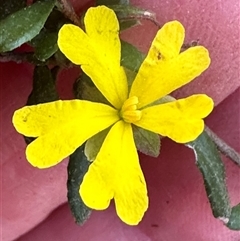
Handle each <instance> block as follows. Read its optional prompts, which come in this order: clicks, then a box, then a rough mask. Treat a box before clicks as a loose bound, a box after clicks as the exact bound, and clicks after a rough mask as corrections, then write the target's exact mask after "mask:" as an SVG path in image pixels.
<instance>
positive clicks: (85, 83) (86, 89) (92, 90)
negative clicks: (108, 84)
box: [74, 73, 109, 105]
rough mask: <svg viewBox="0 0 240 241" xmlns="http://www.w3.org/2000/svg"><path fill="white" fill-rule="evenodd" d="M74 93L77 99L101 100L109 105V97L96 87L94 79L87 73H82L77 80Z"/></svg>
mask: <svg viewBox="0 0 240 241" xmlns="http://www.w3.org/2000/svg"><path fill="white" fill-rule="evenodd" d="M74 95H75V97H76V98H77V99H81V100H89V101H93V102H100V103H104V104H108V105H109V102H108V101H107V99H106V98H105V97H104V96H103V95H102V93H101V92H100V91H99V90H98V89H97V88H96V86H95V85H94V83H93V82H92V80H91V79H90V78H89V77H88V76H87V75H86V74H85V73H82V74H81V76H80V77H79V78H78V79H77V80H76V83H75V84H74Z"/></svg>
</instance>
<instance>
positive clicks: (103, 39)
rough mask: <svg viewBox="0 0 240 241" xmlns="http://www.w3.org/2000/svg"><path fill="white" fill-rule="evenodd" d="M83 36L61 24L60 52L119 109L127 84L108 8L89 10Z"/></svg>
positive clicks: (112, 15) (114, 22) (113, 19)
mask: <svg viewBox="0 0 240 241" xmlns="http://www.w3.org/2000/svg"><path fill="white" fill-rule="evenodd" d="M84 22H85V26H86V33H85V32H84V31H83V30H82V29H80V28H79V27H77V26H74V25H72V24H65V25H63V27H62V28H61V29H60V31H59V38H58V45H59V48H60V50H61V51H62V52H63V53H64V54H65V55H66V57H67V58H68V59H70V60H71V61H72V62H73V63H75V64H78V65H81V68H82V70H83V71H84V72H85V73H86V74H87V75H88V76H89V77H90V78H91V79H92V81H93V82H94V84H95V85H96V86H97V88H98V89H99V90H100V91H101V92H102V94H103V95H104V96H105V97H106V99H107V100H108V101H109V102H110V103H111V104H112V105H113V106H114V107H116V108H118V109H120V108H121V105H122V104H123V102H124V101H125V100H126V99H127V95H128V85H127V78H126V75H125V72H124V69H123V67H121V66H120V57H121V56H120V54H121V44H120V39H119V35H118V33H119V24H118V20H117V17H116V15H115V13H114V11H112V10H111V9H109V8H107V7H105V6H99V7H96V8H90V9H89V10H88V11H87V13H86V15H85V18H84Z"/></svg>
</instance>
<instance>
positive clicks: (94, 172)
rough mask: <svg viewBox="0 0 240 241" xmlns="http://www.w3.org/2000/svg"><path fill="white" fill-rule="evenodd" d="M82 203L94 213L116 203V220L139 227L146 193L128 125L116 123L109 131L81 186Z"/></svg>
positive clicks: (120, 122)
mask: <svg viewBox="0 0 240 241" xmlns="http://www.w3.org/2000/svg"><path fill="white" fill-rule="evenodd" d="M80 195H81V197H82V199H83V201H84V203H85V204H86V205H87V206H89V207H91V208H93V209H97V210H101V209H105V208H107V207H108V205H109V202H110V200H111V199H112V198H114V200H115V204H116V210H117V214H118V216H119V217H120V218H121V219H122V220H123V221H124V222H125V223H127V224H129V225H136V224H138V223H139V222H140V221H141V219H142V217H143V215H144V212H145V211H146V209H147V207H148V197H147V189H146V183H145V179H144V176H143V174H142V171H141V167H140V165H139V161H138V156H137V150H136V147H135V144H134V140H133V133H132V129H131V125H130V124H127V123H124V122H123V121H119V122H118V123H116V124H115V125H114V126H113V127H112V128H111V130H110V131H109V133H108V135H107V137H106V139H105V141H104V143H103V145H102V147H101V149H100V152H99V154H98V156H97V157H96V159H95V160H94V162H93V163H92V164H91V166H90V168H89V170H88V172H87V174H86V175H85V176H84V179H83V183H82V184H81V186H80Z"/></svg>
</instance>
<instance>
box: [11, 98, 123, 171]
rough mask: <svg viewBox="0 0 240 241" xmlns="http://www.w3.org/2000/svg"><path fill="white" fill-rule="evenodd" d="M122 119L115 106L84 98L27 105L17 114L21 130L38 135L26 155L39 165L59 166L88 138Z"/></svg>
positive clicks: (16, 126)
mask: <svg viewBox="0 0 240 241" xmlns="http://www.w3.org/2000/svg"><path fill="white" fill-rule="evenodd" d="M118 120H119V117H118V113H117V111H116V110H115V109H113V108H112V107H110V106H108V105H104V104H99V103H93V102H89V101H81V100H70V101H61V100H60V101H55V102H50V103H46V104H39V105H34V106H26V107H23V108H21V109H19V110H17V111H15V113H14V116H13V124H14V126H15V128H16V130H17V131H18V132H19V133H21V134H24V135H26V136H31V137H38V138H37V139H36V140H34V141H33V142H32V143H31V144H29V145H28V147H27V150H26V155H27V159H28V161H29V162H30V163H31V164H32V165H33V166H36V167H39V168H47V167H50V166H54V165H56V164H57V163H59V162H60V161H61V160H62V159H63V158H65V157H67V156H69V155H70V154H71V153H73V152H74V151H75V149H76V148H77V147H79V146H80V145H81V144H82V143H83V142H84V141H86V140H87V139H88V138H90V137H91V136H93V135H94V134H96V133H98V132H100V131H101V130H103V129H105V128H107V127H109V126H110V125H112V124H113V123H115V122H116V121H118Z"/></svg>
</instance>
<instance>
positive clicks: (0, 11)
mask: <svg viewBox="0 0 240 241" xmlns="http://www.w3.org/2000/svg"><path fill="white" fill-rule="evenodd" d="M25 6H26V0H0V20H2V19H4V18H6V17H7V16H8V15H9V14H11V13H14V12H16V11H18V10H20V9H21V8H24V7H25Z"/></svg>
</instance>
